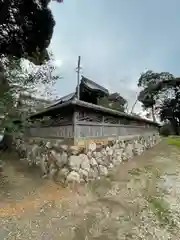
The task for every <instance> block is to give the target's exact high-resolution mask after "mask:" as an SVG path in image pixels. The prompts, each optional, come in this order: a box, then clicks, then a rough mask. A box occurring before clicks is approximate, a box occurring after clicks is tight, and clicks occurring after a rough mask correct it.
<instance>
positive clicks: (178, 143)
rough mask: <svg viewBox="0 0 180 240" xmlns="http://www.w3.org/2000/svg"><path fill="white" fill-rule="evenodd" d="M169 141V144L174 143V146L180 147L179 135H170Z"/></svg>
mask: <svg viewBox="0 0 180 240" xmlns="http://www.w3.org/2000/svg"><path fill="white" fill-rule="evenodd" d="M167 143H168V144H169V145H174V146H176V147H178V148H180V137H179V136H173V137H168V138H167Z"/></svg>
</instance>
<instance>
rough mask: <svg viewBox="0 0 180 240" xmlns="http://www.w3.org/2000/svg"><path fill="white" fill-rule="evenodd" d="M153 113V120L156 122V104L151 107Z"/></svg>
mask: <svg viewBox="0 0 180 240" xmlns="http://www.w3.org/2000/svg"><path fill="white" fill-rule="evenodd" d="M151 113H152V118H153V122H156V117H155V112H154V106H152V107H151Z"/></svg>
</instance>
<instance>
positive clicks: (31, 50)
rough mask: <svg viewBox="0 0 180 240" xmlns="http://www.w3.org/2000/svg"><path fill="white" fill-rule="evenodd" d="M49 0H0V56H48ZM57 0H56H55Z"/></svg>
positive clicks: (36, 60)
mask: <svg viewBox="0 0 180 240" xmlns="http://www.w3.org/2000/svg"><path fill="white" fill-rule="evenodd" d="M49 2H50V0H38V1H34V0H26V1H25V0H21V1H20V0H6V1H4V0H0V15H1V18H0V56H2V55H5V56H13V57H14V56H15V57H17V58H22V57H24V58H28V59H30V60H31V61H33V62H34V63H37V64H40V63H42V62H44V60H48V54H47V51H46V49H47V47H48V46H49V43H50V40H51V37H52V34H53V29H54V25H55V21H54V18H53V16H52V13H51V11H50V9H49V8H48V4H49ZM57 2H60V1H57Z"/></svg>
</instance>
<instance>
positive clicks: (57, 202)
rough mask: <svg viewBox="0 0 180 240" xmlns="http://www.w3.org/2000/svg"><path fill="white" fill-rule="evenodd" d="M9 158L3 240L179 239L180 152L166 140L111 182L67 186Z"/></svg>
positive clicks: (0, 217)
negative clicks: (42, 176)
mask: <svg viewBox="0 0 180 240" xmlns="http://www.w3.org/2000/svg"><path fill="white" fill-rule="evenodd" d="M12 159H13V156H11V155H9V156H6V167H5V177H4V178H1V179H2V180H1V184H0V189H1V190H0V226H1V228H0V239H13V240H14V239H16V240H18V239H22V240H28V239H34V240H36V239H38V240H41V239H44V240H50V239H54V240H56V239H58V240H61V239H62V240H65V239H66V240H67V239H68V240H89V239H96V240H115V239H117V240H125V239H127V240H128V239H135V240H136V239H137V240H139V239H143V240H146V239H147V240H152V239H163V240H166V239H172V240H173V239H175V240H176V239H180V219H179V216H180V209H179V203H180V200H179V198H180V151H179V150H178V149H176V148H175V147H172V146H168V145H167V144H166V143H165V141H164V142H162V143H161V144H159V145H158V146H156V147H154V148H153V149H151V150H148V151H147V152H146V153H144V155H142V156H140V157H136V158H134V159H133V160H131V161H129V162H124V163H123V164H121V166H119V167H118V169H116V171H114V172H111V173H110V174H109V176H108V177H107V178H104V179H101V180H98V181H95V182H92V183H89V184H88V185H86V186H78V185H74V186H71V187H68V188H65V187H63V186H60V185H57V184H55V183H51V182H50V181H48V180H45V179H41V178H40V177H39V172H38V170H37V169H33V168H32V169H30V170H29V169H28V168H27V167H25V166H23V165H22V163H20V162H19V161H16V160H14V159H13V160H12Z"/></svg>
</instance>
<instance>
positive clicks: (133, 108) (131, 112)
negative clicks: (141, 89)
mask: <svg viewBox="0 0 180 240" xmlns="http://www.w3.org/2000/svg"><path fill="white" fill-rule="evenodd" d="M137 101H138V99H136V101H135V103H134V104H133V106H132V109H131V112H130V114H132V113H133V111H134V108H135V106H136V103H137Z"/></svg>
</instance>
